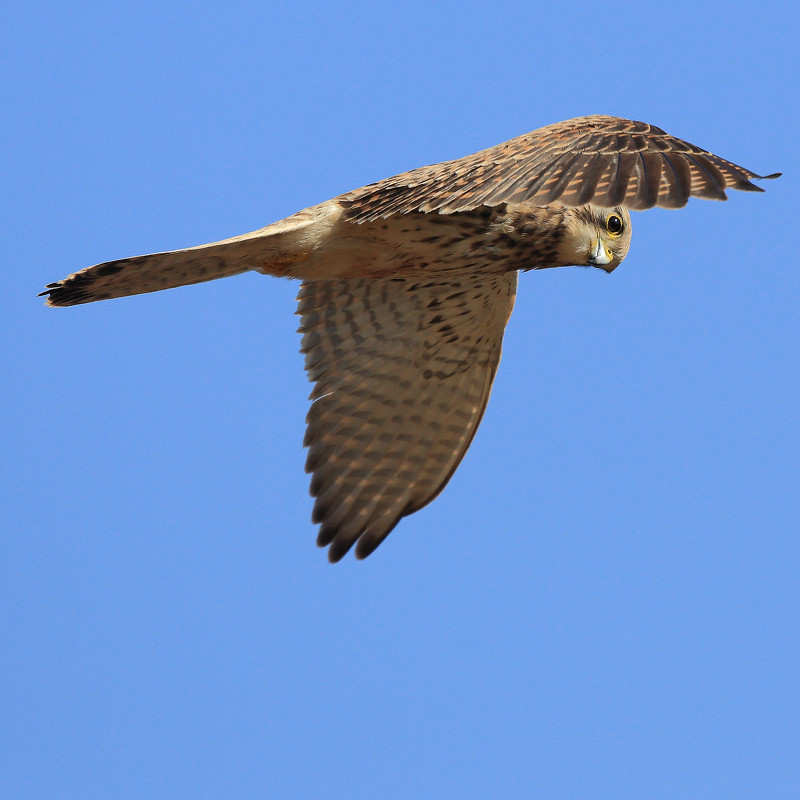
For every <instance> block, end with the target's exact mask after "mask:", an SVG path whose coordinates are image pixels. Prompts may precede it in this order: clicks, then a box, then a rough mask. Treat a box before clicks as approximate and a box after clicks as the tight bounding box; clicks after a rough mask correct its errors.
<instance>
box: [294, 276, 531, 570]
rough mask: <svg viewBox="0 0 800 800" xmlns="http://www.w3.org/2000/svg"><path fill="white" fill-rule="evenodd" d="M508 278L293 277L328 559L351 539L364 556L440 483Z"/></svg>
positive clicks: (471, 421)
mask: <svg viewBox="0 0 800 800" xmlns="http://www.w3.org/2000/svg"><path fill="white" fill-rule="evenodd" d="M516 285H517V275H516V273H515V272H512V273H508V274H504V275H492V276H487V277H485V278H482V277H477V276H456V277H453V278H452V279H450V280H448V281H446V282H433V281H415V280H404V279H399V278H398V279H382V280H361V279H352V280H336V281H307V282H304V283H303V285H302V287H301V289H300V294H299V297H298V300H299V305H298V310H297V313H298V314H299V315H300V316H301V317H302V323H301V326H300V331H301V332H302V333H303V341H302V351H303V352H304V353H305V354H306V370H307V372H308V376H309V379H310V380H312V381H314V383H315V386H314V390H313V391H312V393H311V399H312V400H313V404H312V406H311V409H310V410H309V413H308V418H307V422H308V429H307V432H306V438H305V445H306V446H307V447H308V448H309V452H308V460H307V463H306V470H307V471H308V472H311V473H313V476H312V479H311V494H312V495H314V496H315V497H316V502H315V504H314V511H313V520H314V521H315V522H319V523H321V527H320V531H319V537H318V540H317V543H318V544H319V545H320V546H321V547H324V546H326V545H330V550H329V552H328V557H329V559H330V560H331V561H338V560H339V559H340V558H341V557H342V556H343V555H344V554H345V553H346V552H347V551H348V550H349V549H350V548H351V547H352V546H353V544H354V543H355V542H356V541H358V546H357V548H356V556H357V557H359V558H364V557H366V556H368V555H369V554H370V553H371V552H372V551H373V550H374V549H375V548H376V547H377V546H378V545H379V544H380V543H381V542H382V541H383V540H384V539H385V538H386V536H387V535H388V534H389V532H390V531H391V530H392V528H394V526H395V525H396V524H397V523H398V522H399V520H400V519H401V518H402V517H404V516H406V515H408V514H411V513H413V512H414V511H417V510H418V509H420V508H422V507H423V506H424V505H426V504H427V503H429V502H430V501H431V500H433V498H434V497H436V495H437V494H439V492H440V491H441V490H442V489H443V488H444V486H445V484H446V483H447V481H448V480H449V479H450V476H451V475H452V474H453V472H454V470H455V469H456V467H457V466H458V464H459V462H460V461H461V459H462V458H463V456H464V453H465V452H466V450H467V448H468V447H469V445H470V442H471V441H472V438H473V436H474V435H475V431H476V429H477V427H478V423H479V422H480V420H481V417H482V416H483V412H484V409H485V408H486V403H487V401H488V399H489V392H490V390H491V386H492V381H493V379H494V375H495V372H496V370H497V365H498V363H499V361H500V350H501V346H502V338H503V332H504V330H505V326H506V322H507V321H508V317H509V315H510V314H511V309H512V307H513V304H514V295H515V293H516Z"/></svg>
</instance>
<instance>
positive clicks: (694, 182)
mask: <svg viewBox="0 0 800 800" xmlns="http://www.w3.org/2000/svg"><path fill="white" fill-rule="evenodd" d="M779 174H780V173H775V174H773V175H757V174H756V173H755V172H751V171H750V170H748V169H745V168H744V167H740V166H738V165H736V164H733V163H731V162H730V161H726V160H725V159H724V158H720V157H719V156H716V155H714V154H713V153H710V152H708V151H707V150H703V149H702V148H700V147H697V146H695V145H693V144H689V142H685V141H683V140H682V139H677V138H676V137H674V136H670V135H669V134H668V133H666V132H665V131H663V130H662V129H661V128H657V127H656V126H655V125H648V124H647V123H645V122H636V121H634V120H627V119H620V118H619V117H607V116H592V117H578V118H577V119H571V120H567V121H565V122H558V123H556V124H554V125H548V126H546V127H544V128H539V129H538V130H535V131H533V132H532V133H527V134H524V135H523V136H518V137H517V138H516V139H511V140H509V141H507V142H504V143H503V144H499V145H497V146H495V147H490V148H489V149H488V150H482V151H480V152H479V153H474V154H473V155H471V156H466V157H465V158H460V159H457V160H455V161H445V162H442V163H440V164H434V165H432V166H429V167H421V168H420V169H415V170H412V171H410V172H405V173H403V174H401V175H396V176H395V177H393V178H387V179H386V180H382V181H379V182H378V183H373V184H370V185H369V186H365V187H363V188H361V189H356V190H355V191H353V192H350V193H348V194H345V195H342V197H341V198H340V200H341V202H342V203H343V204H344V205H345V207H346V208H347V209H348V217H349V219H351V220H353V221H355V222H365V221H369V220H375V219H379V218H382V217H387V216H389V215H390V214H396V213H407V212H410V211H438V212H439V213H442V214H448V213H453V212H456V211H468V210H471V209H474V208H477V207H478V206H481V205H489V206H492V205H498V204H500V203H519V202H531V203H534V204H535V205H541V206H544V205H547V204H548V203H551V202H554V201H558V202H560V203H563V204H564V205H567V206H580V205H584V204H586V203H590V202H591V203H592V204H593V205H596V206H601V207H605V208H612V207H614V206H624V207H625V208H629V209H632V210H637V211H639V210H642V209H646V208H652V207H653V206H661V207H663V208H681V207H682V206H685V205H686V203H687V201H688V199H689V197H702V198H706V199H709V200H725V199H726V195H725V190H726V189H728V188H732V189H741V190H744V191H751V192H760V191H763V189H761V187H759V186H756V185H755V184H753V183H751V182H750V181H751V179H764V178H776V177H778V175H779Z"/></svg>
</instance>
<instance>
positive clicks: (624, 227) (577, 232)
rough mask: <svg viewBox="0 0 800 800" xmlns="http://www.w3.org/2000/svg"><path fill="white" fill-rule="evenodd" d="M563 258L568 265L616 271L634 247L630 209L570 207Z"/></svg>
mask: <svg viewBox="0 0 800 800" xmlns="http://www.w3.org/2000/svg"><path fill="white" fill-rule="evenodd" d="M565 212H566V213H565V216H564V221H563V223H562V224H563V231H564V235H563V237H562V239H561V243H560V248H559V249H560V253H559V256H560V257H561V258H562V259H563V262H564V263H565V264H574V265H576V266H579V267H600V268H601V269H604V270H605V271H606V272H612V271H613V270H615V269H616V268H617V267H618V266H619V265H620V264H621V263H622V259H623V258H625V256H626V255H627V254H628V249H629V248H630V246H631V215H630V214H629V213H628V210H627V209H626V208H622V207H621V206H617V207H616V208H598V207H596V206H578V207H577V208H566V209H565Z"/></svg>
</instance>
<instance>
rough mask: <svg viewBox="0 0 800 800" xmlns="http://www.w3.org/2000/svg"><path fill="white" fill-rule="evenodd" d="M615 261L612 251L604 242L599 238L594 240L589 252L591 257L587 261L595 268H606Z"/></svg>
mask: <svg viewBox="0 0 800 800" xmlns="http://www.w3.org/2000/svg"><path fill="white" fill-rule="evenodd" d="M613 260H614V256H613V255H612V254H611V250H609V248H608V247H606V245H605V244H603V241H602V240H601V239H600V237H599V236H598V237H597V238H596V239H593V240H592V247H591V249H590V250H589V256H588V258H587V261H588V262H589V264H591V265H592V266H593V267H605V266H606V264H610V263H611V262H612V261H613Z"/></svg>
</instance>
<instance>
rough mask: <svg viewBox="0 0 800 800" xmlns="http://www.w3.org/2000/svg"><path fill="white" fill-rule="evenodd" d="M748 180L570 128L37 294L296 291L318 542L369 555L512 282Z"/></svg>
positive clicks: (483, 351) (448, 441) (434, 489)
mask: <svg viewBox="0 0 800 800" xmlns="http://www.w3.org/2000/svg"><path fill="white" fill-rule="evenodd" d="M762 177H766V178H774V177H777V174H774V175H768V176H759V175H756V174H755V173H754V172H751V171H750V170H747V169H744V168H743V167H739V166H737V165H736V164H732V163H731V162H729V161H726V160H725V159H722V158H720V157H719V156H715V155H713V154H712V153H710V152H708V151H706V150H702V149H701V148H699V147H696V146H694V145H692V144H689V143H688V142H685V141H683V140H681V139H676V138H675V137H673V136H670V135H669V134H667V133H665V132H664V131H663V130H661V129H660V128H656V127H655V126H652V125H648V124H646V123H643V122H634V121H631V120H624V119H618V118H616V117H606V116H593V117H581V118H578V119H574V120H567V121H566V122H561V123H557V124H555V125H549V126H547V127H545V128H541V129H539V130H537V131H533V132H532V133H529V134H526V135H524V136H520V137H517V138H516V139H511V140H510V141H508V142H505V143H503V144H500V145H497V146H496V147H492V148H489V149H488V150H483V151H481V152H479V153H475V154H474V155H471V156H467V157H465V158H461V159H457V160H455V161H446V162H443V163H441V164H434V165H433V166H429V167H422V168H420V169H416V170H412V171H410V172H405V173H403V174H401V175H397V176H395V177H392V178H387V179H386V180H383V181H379V182H378V183H374V184H370V185H369V186H365V187H363V188H361V189H356V190H355V191H353V192H349V193H347V194H344V195H341V196H340V197H337V198H335V199H333V200H329V201H327V202H325V203H321V204H320V205H318V206H313V207H311V208H308V209H304V210H303V211H300V212H298V213H297V214H294V215H293V216H291V217H287V218H286V219H285V220H281V221H280V222H276V223H274V224H272V225H268V226H267V227H265V228H262V229H260V230H258V231H254V232H252V233H248V234H244V235H242V236H237V237H234V238H232V239H226V240H224V241H221V242H214V243H212V244H208V245H202V246H200V247H195V248H190V249H186V250H175V251H171V252H167V253H156V254H153V255H147V256H138V257H133V258H126V259H122V260H119V261H110V262H106V263H104V264H98V265H96V266H94V267H89V268H88V269H85V270H82V271H80V272H78V273H75V274H73V275H70V276H69V277H68V278H66V279H65V280H63V281H59V282H57V283H51V284H49V285H48V287H47V290H46V291H45V292H43V294H45V295H47V302H48V304H49V305H51V306H66V305H76V304H79V303H87V302H92V301H94V300H102V299H106V298H111V297H122V296H126V295H132V294H139V293H142V292H151V291H157V290H159V289H166V288H171V287H174V286H181V285H186V284H190V283H199V282H202V281H206V280H211V279H213V278H219V277H224V276H227V275H234V274H237V273H240V272H245V271H247V270H257V271H260V272H263V273H265V274H269V275H278V276H283V277H289V278H298V279H301V280H302V281H303V284H302V287H301V289H300V295H299V298H298V300H299V306H298V311H297V313H298V314H299V315H300V317H301V326H300V331H301V332H302V333H303V341H302V350H303V352H304V353H305V354H306V370H307V371H308V375H309V378H310V379H311V380H312V381H314V383H315V387H314V390H313V392H312V394H311V399H312V400H313V403H312V405H311V409H310V411H309V414H308V420H307V422H308V429H307V433H306V438H305V445H306V446H307V447H308V448H309V452H308V461H307V470H308V471H309V472H311V473H312V474H313V476H312V480H311V493H312V495H313V496H314V497H316V502H315V505H314V511H313V520H314V522H318V523H319V524H320V531H319V537H318V543H319V544H320V545H321V546H330V549H329V552H328V555H329V558H330V559H331V561H337V560H338V559H340V558H341V557H342V556H343V555H344V554H345V553H346V552H347V551H348V550H349V549H350V548H351V547H352V546H353V544H355V543H356V542H357V543H358V544H357V548H356V555H357V556H358V557H361V558H363V557H365V556H367V555H369V553H371V552H372V551H373V550H374V549H375V548H376V547H377V546H378V545H379V544H380V543H381V542H382V541H383V539H385V538H386V536H387V535H388V534H389V532H390V531H391V530H392V528H393V527H394V526H395V525H396V524H397V522H398V521H399V520H400V519H401V518H402V517H403V516H406V515H408V514H411V513H413V512H414V511H417V510H418V509H420V508H422V507H423V506H424V505H426V504H427V503H429V502H430V501H431V500H432V499H433V498H434V497H435V496H436V495H437V494H438V493H439V492H440V491H441V490H442V489H443V488H444V486H445V485H446V483H447V481H448V480H449V479H450V476H451V475H452V474H453V472H454V470H455V469H456V467H457V466H458V464H459V462H460V461H461V459H462V458H463V456H464V453H465V452H466V450H467V448H468V447H469V444H470V442H471V441H472V438H473V436H474V435H475V431H476V430H477V426H478V423H479V422H480V419H481V416H482V415H483V412H484V410H485V408H486V403H487V401H488V398H489V393H490V390H491V385H492V381H493V379H494V375H495V372H496V370H497V365H498V363H499V360H500V350H501V345H502V337H503V331H504V329H505V325H506V322H507V321H508V317H509V315H510V313H511V309H512V307H513V303H514V295H515V292H516V284H517V272H518V270H521V269H543V268H546V267H557V266H568V265H578V266H596V267H601V268H602V269H604V270H606V271H607V272H611V271H612V270H614V269H615V268H616V267H617V266H618V265H619V263H620V262H621V261H622V259H623V258H624V257H625V255H626V254H627V252H628V248H629V246H630V237H631V223H630V214H629V213H628V212H629V210H641V209H646V208H651V207H653V206H662V207H664V208H680V207H681V206H684V205H685V204H686V202H687V200H688V198H689V197H692V196H694V197H703V198H707V199H712V200H724V199H725V197H726V195H725V191H726V189H729V188H732V189H741V190H745V191H763V190H762V189H761V188H760V187H758V186H756V185H754V184H753V183H751V181H752V180H753V179H760V178H762Z"/></svg>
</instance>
